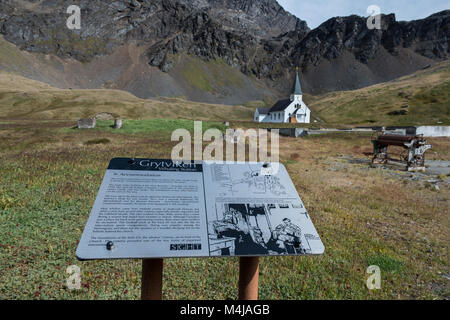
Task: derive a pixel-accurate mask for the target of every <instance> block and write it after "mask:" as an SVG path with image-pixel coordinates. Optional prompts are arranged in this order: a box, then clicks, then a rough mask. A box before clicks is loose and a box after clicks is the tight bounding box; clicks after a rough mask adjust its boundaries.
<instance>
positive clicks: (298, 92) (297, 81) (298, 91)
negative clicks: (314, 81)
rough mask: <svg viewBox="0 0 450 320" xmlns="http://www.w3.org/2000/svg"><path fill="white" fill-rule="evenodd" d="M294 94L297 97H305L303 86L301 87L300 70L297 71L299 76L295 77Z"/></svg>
mask: <svg viewBox="0 0 450 320" xmlns="http://www.w3.org/2000/svg"><path fill="white" fill-rule="evenodd" d="M294 94H295V95H303V93H302V86H301V85H300V78H299V77H298V69H297V74H296V76H295V85H294Z"/></svg>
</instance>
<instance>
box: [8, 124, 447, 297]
mask: <svg viewBox="0 0 450 320" xmlns="http://www.w3.org/2000/svg"><path fill="white" fill-rule="evenodd" d="M11 123H15V124H17V123H18V122H15V121H11ZM110 124H112V121H111V122H108V121H105V122H103V121H100V122H99V125H100V127H99V128H98V129H97V130H74V129H70V125H71V124H70V122H68V123H67V129H61V128H60V127H57V126H56V124H54V123H52V122H45V123H42V124H40V126H39V127H33V126H32V125H31V124H30V123H23V124H22V127H14V128H13V127H11V128H7V127H3V128H0V129H1V130H0V177H1V178H0V270H1V273H0V299H138V298H139V294H140V276H141V264H140V261H139V260H123V261H89V262H80V261H77V259H76V257H75V250H76V247H77V243H78V240H79V239H80V236H81V233H82V231H83V229H84V226H85V224H86V221H87V218H88V216H89V213H90V210H91V208H92V205H93V203H94V200H95V197H96V195H97V192H98V189H99V186H100V183H101V181H102V177H103V175H104V172H105V169H106V167H107V165H108V163H109V161H110V159H112V158H114V157H121V156H134V157H154V158H166V157H170V151H171V148H172V147H173V145H175V144H176V143H172V142H170V139H169V138H168V137H169V135H168V133H169V132H170V130H171V129H173V128H176V127H180V126H184V127H185V128H189V129H192V127H191V125H192V121H190V122H189V121H188V122H183V121H182V122H180V121H178V120H176V121H173V122H172V121H171V120H167V121H166V122H156V123H155V122H151V121H149V122H146V121H141V122H137V123H133V122H131V125H130V127H128V128H124V131H122V132H120V130H117V131H115V130H113V129H112V128H109V125H110ZM124 124H125V125H126V122H125V123H124ZM33 125H34V126H37V125H38V123H36V122H33ZM52 125H53V126H54V127H52ZM204 125H205V124H204ZM216 125H217V123H211V124H207V125H205V127H208V126H212V127H214V126H216ZM164 126H167V128H166V127H164ZM149 127H150V128H152V129H151V130H152V131H147V130H149ZM169 128H170V129H169ZM219 128H220V126H219ZM61 130H63V131H61ZM64 130H65V131H64ZM154 130H164V132H166V133H165V135H164V136H158V135H156V134H155V131H154ZM102 139H108V140H109V141H111V142H110V143H108V144H91V145H86V144H85V143H84V142H86V141H91V140H97V141H98V140H102ZM280 141H281V149H280V152H281V161H282V162H283V163H285V164H287V165H288V166H287V168H288V171H289V173H290V175H291V178H292V180H293V182H294V185H295V187H296V188H297V190H298V191H299V193H300V194H301V196H302V199H303V201H304V203H305V205H306V207H307V209H308V211H309V214H310V216H311V219H312V220H313V221H314V224H315V226H316V228H317V230H318V232H319V234H320V235H321V238H322V240H323V241H324V244H325V247H326V251H325V254H324V255H323V256H317V257H316V256H314V257H277V258H273V257H272V258H271V257H268V258H262V259H261V264H260V265H261V268H260V298H261V299H398V298H409V299H411V298H412V299H436V298H437V299H442V298H445V297H448V289H446V287H447V288H448V284H447V283H448V282H447V281H448V280H445V279H444V278H443V277H442V275H441V274H444V275H445V274H448V273H449V265H448V234H449V232H448V215H447V213H448V208H447V205H446V201H442V200H443V199H444V200H445V199H448V198H449V193H448V190H447V189H445V188H441V191H440V192H436V191H431V190H428V189H426V188H424V187H423V185H422V184H420V183H418V182H417V183H414V184H412V183H409V184H406V185H405V184H403V183H401V182H400V181H397V180H395V179H393V178H392V177H390V176H388V175H386V174H387V170H376V169H369V168H368V166H363V165H350V164H348V163H346V162H345V161H343V160H342V161H336V160H335V158H334V157H335V154H336V153H337V152H338V153H339V154H345V155H353V156H355V157H357V156H358V155H359V157H361V155H360V152H361V151H362V149H360V148H364V147H367V146H368V144H369V143H368V140H367V136H364V135H353V136H352V138H351V139H350V138H349V137H348V136H347V135H337V134H336V135H331V134H330V135H324V136H317V137H315V138H314V139H288V138H281V140H280ZM431 143H432V144H433V148H434V149H433V150H434V151H436V152H438V153H439V156H440V157H442V158H443V159H450V154H449V153H448V150H449V141H448V139H447V140H444V139H435V140H433V141H431ZM355 148H356V149H355ZM368 148H370V146H369V147H368ZM355 150H356V151H355ZM294 153H295V154H298V157H294ZM293 158H296V159H297V160H296V161H293V160H292V159H293ZM335 163H339V165H341V166H342V168H341V167H339V168H340V169H334V170H331V169H330V168H332V167H333V164H335ZM350 183H351V184H350ZM392 190H395V192H393V191H392ZM374 204H376V205H375V206H374ZM424 237H426V238H427V240H424ZM165 263H166V264H165V268H164V287H163V292H164V298H165V299H202V298H203V299H235V298H236V297H237V281H238V270H239V266H238V259H235V258H231V259H228V258H223V259H220V258H219V259H215V258H211V259H166V260H165ZM73 264H75V265H78V266H79V267H80V268H81V272H82V274H81V277H82V288H81V290H78V291H70V290H68V289H67V287H66V284H65V283H66V279H67V277H68V274H66V268H67V267H68V266H70V265H73ZM372 264H375V265H378V266H380V268H381V276H382V283H381V285H382V289H381V290H376V291H369V290H368V289H367V288H366V285H365V283H366V280H367V278H368V276H369V275H368V274H366V269H367V267H368V266H369V265H372ZM436 286H437V287H439V288H441V287H442V290H435V289H433V288H435V287H436Z"/></svg>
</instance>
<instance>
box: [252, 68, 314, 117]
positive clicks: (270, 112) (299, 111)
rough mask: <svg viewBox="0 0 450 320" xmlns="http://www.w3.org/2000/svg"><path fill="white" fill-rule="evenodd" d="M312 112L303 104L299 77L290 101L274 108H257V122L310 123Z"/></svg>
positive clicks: (278, 104) (287, 100)
mask: <svg viewBox="0 0 450 320" xmlns="http://www.w3.org/2000/svg"><path fill="white" fill-rule="evenodd" d="M310 121H311V110H309V108H308V107H307V106H306V104H305V103H304V102H303V93H302V87H301V85H300V79H299V77H298V68H297V75H296V78H295V86H294V93H293V94H292V95H291V98H290V99H286V100H280V101H278V102H277V103H275V105H274V106H273V107H272V108H257V109H256V111H255V122H279V123H310Z"/></svg>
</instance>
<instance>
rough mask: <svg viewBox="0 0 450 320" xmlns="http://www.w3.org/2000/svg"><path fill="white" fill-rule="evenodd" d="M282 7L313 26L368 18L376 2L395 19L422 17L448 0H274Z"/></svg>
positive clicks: (443, 6)
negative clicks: (335, 19) (348, 18)
mask: <svg viewBox="0 0 450 320" xmlns="http://www.w3.org/2000/svg"><path fill="white" fill-rule="evenodd" d="M278 2H279V3H280V5H282V6H283V8H284V9H285V10H287V11H289V12H291V13H293V14H294V15H296V16H297V17H299V18H300V19H302V20H305V21H306V22H307V23H308V26H309V27H310V28H311V29H313V28H316V27H318V26H319V25H320V24H321V23H323V22H325V21H326V20H328V19H330V18H332V17H336V16H348V15H351V14H357V15H360V16H365V17H368V16H369V15H371V14H370V13H367V8H368V7H369V6H371V5H376V6H378V7H379V8H380V9H381V13H385V14H387V13H395V15H396V18H397V21H400V20H406V21H409V20H415V19H423V18H426V17H428V16H429V15H431V14H433V13H436V12H439V11H442V10H446V9H450V0H278Z"/></svg>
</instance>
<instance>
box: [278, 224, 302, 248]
mask: <svg viewBox="0 0 450 320" xmlns="http://www.w3.org/2000/svg"><path fill="white" fill-rule="evenodd" d="M301 236H302V231H301V229H300V228H299V227H298V226H296V225H295V224H293V223H292V222H291V220H290V219H289V218H284V219H283V222H282V223H281V224H279V225H278V226H277V227H276V228H275V230H274V231H273V232H272V240H273V241H274V242H275V246H276V247H275V248H274V250H275V251H277V252H279V253H288V254H298V253H302V252H303V250H302V246H301Z"/></svg>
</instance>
